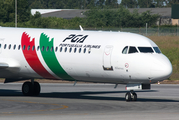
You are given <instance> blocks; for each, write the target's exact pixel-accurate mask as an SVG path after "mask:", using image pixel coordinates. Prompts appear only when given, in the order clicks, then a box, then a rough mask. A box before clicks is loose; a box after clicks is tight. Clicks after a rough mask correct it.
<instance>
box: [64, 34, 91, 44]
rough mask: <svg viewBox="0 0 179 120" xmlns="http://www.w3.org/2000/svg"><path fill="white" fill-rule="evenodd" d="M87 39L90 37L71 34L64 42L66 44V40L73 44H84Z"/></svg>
mask: <svg viewBox="0 0 179 120" xmlns="http://www.w3.org/2000/svg"><path fill="white" fill-rule="evenodd" d="M87 37H88V35H76V34H71V35H69V36H68V37H67V38H65V39H64V40H63V42H65V41H66V40H70V41H71V42H76V43H83V42H84V41H85V39H86V38H87Z"/></svg>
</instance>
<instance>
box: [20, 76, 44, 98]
mask: <svg viewBox="0 0 179 120" xmlns="http://www.w3.org/2000/svg"><path fill="white" fill-rule="evenodd" d="M40 90H41V88H40V84H39V83H38V82H34V79H32V80H31V82H25V83H24V84H23V85H22V93H23V94H24V95H25V96H33V95H34V96H37V95H39V94H40Z"/></svg>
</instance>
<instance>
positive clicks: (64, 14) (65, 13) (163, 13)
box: [31, 8, 174, 25]
mask: <svg viewBox="0 0 179 120" xmlns="http://www.w3.org/2000/svg"><path fill="white" fill-rule="evenodd" d="M128 9H129V11H130V12H133V11H134V10H137V11H138V12H139V13H143V12H145V11H148V10H149V11H151V14H159V15H160V18H159V19H158V21H157V23H156V25H172V24H173V23H174V20H172V18H171V8H128ZM36 11H39V12H40V13H41V15H42V17H59V18H64V19H72V18H74V17H80V18H83V17H85V15H84V14H83V13H84V12H86V11H87V10H84V9H32V10H31V13H32V15H33V14H35V12H36ZM172 21H173V23H172Z"/></svg>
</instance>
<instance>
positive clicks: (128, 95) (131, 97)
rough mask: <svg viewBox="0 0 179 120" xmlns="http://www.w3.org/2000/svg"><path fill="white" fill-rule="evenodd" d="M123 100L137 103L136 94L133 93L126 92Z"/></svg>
mask: <svg viewBox="0 0 179 120" xmlns="http://www.w3.org/2000/svg"><path fill="white" fill-rule="evenodd" d="M125 99H126V101H127V102H129V101H137V94H136V93H135V92H134V91H132V90H131V91H130V92H127V93H126V95H125Z"/></svg>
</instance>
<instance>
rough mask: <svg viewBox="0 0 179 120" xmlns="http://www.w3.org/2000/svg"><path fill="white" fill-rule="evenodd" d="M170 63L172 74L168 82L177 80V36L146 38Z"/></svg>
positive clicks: (178, 51)
mask: <svg viewBox="0 0 179 120" xmlns="http://www.w3.org/2000/svg"><path fill="white" fill-rule="evenodd" d="M148 38H150V39H151V40H153V41H154V42H155V43H156V44H157V45H158V46H159V48H160V50H161V51H162V53H163V54H164V55H166V56H167V57H168V58H169V60H170V61H171V63H172V66H173V73H172V75H171V77H170V78H169V79H170V80H179V36H148Z"/></svg>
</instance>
